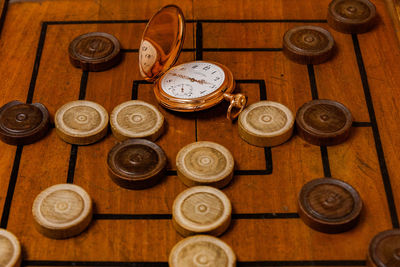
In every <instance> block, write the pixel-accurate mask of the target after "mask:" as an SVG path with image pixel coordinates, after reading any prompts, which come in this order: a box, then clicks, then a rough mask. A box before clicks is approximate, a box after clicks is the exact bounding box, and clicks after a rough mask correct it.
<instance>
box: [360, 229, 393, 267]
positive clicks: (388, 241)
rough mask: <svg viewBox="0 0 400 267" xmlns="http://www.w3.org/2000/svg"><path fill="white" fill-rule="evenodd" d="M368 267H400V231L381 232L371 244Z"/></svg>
mask: <svg viewBox="0 0 400 267" xmlns="http://www.w3.org/2000/svg"><path fill="white" fill-rule="evenodd" d="M367 266H369V267H398V266H400V229H393V230H387V231H383V232H380V233H379V234H377V235H376V236H375V237H374V238H373V239H372V240H371V243H370V244H369V249H368V257H367Z"/></svg>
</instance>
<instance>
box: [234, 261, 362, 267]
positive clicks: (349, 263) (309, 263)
mask: <svg viewBox="0 0 400 267" xmlns="http://www.w3.org/2000/svg"><path fill="white" fill-rule="evenodd" d="M237 266H238V267H239V266H240V267H250V266H366V261H365V260H313V261H306V260H305V261H242V262H237Z"/></svg>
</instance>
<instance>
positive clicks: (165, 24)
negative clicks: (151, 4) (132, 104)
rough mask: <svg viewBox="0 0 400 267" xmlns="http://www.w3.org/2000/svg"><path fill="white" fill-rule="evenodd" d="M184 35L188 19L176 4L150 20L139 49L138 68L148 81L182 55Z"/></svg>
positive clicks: (154, 78)
mask: <svg viewBox="0 0 400 267" xmlns="http://www.w3.org/2000/svg"><path fill="white" fill-rule="evenodd" d="M184 36H185V18H184V17H183V13H182V10H181V9H180V8H179V7H177V6H175V5H168V6H165V7H163V8H161V9H160V10H159V11H158V12H157V13H156V14H154V15H153V17H152V18H151V19H150V20H149V22H148V23H147V26H146V29H145V30H144V33H143V36H142V41H141V43H140V48H139V70H140V74H141V75H142V76H143V78H144V79H145V80H146V81H155V80H156V79H158V78H159V77H160V76H161V75H163V74H164V73H165V72H166V71H167V70H168V69H169V68H170V67H172V66H173V65H174V64H175V62H176V61H177V59H178V57H179V53H180V51H181V49H182V45H183V40H184Z"/></svg>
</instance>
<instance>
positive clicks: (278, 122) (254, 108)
mask: <svg viewBox="0 0 400 267" xmlns="http://www.w3.org/2000/svg"><path fill="white" fill-rule="evenodd" d="M293 128H294V117H293V114H292V112H291V111H290V110H289V109H288V108H287V107H286V106H284V105H282V104H280V103H278V102H273V101H260V102H257V103H254V104H251V105H250V106H248V107H247V108H246V109H245V110H243V111H242V113H240V115H239V120H238V129H239V136H240V137H241V138H242V139H243V140H245V141H246V142H247V143H249V144H251V145H255V146H260V147H267V146H268V147H271V146H277V145H280V144H282V143H284V142H286V141H287V140H288V139H289V138H290V137H291V136H292V133H293Z"/></svg>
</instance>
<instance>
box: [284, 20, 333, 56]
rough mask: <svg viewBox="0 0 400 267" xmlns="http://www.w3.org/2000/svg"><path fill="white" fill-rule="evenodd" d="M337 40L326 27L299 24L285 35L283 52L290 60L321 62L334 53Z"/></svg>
mask: <svg viewBox="0 0 400 267" xmlns="http://www.w3.org/2000/svg"><path fill="white" fill-rule="evenodd" d="M334 45H335V41H334V40H333V37H332V35H331V34H330V33H329V32H328V31H327V30H325V29H324V28H321V27H317V26H298V27H295V28H292V29H290V30H288V31H287V32H286V33H285V35H284V36H283V53H284V54H285V56H286V57H287V58H289V59H290V60H292V61H294V62H297V63H300V64H320V63H323V62H325V61H327V60H328V59H329V58H330V57H331V56H332V54H333V47H334Z"/></svg>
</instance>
